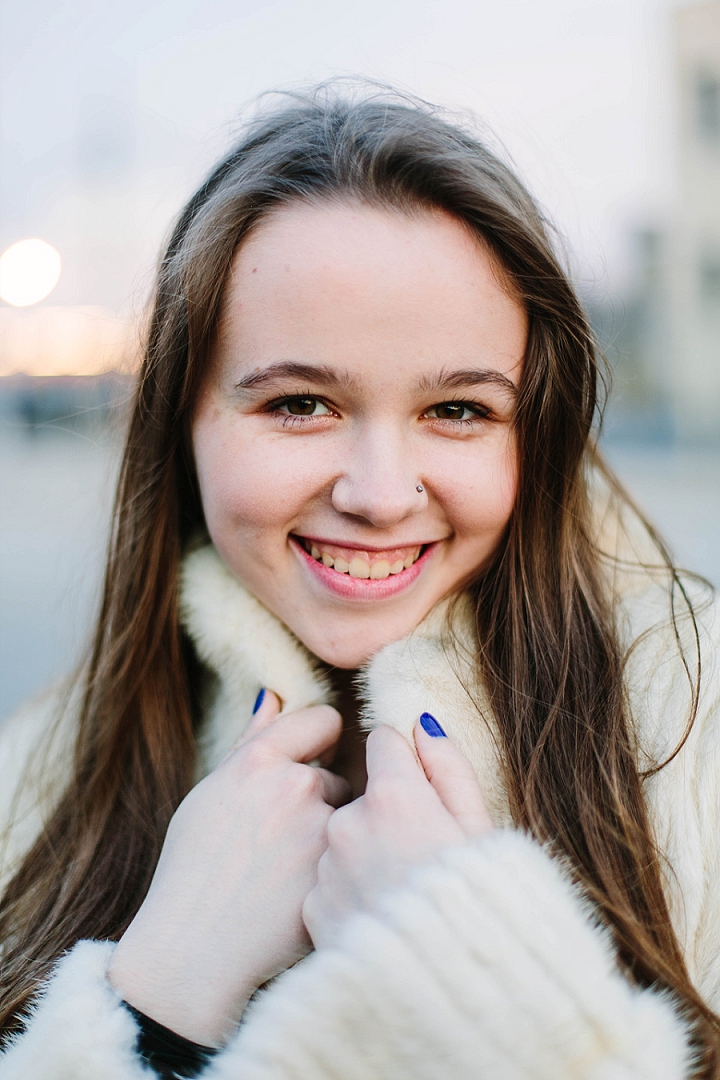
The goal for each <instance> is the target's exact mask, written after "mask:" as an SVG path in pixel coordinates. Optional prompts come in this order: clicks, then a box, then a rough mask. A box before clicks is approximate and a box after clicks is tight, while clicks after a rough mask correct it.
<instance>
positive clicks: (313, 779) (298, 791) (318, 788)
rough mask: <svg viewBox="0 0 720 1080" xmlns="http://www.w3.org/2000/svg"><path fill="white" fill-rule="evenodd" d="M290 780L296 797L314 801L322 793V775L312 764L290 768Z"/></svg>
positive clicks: (303, 800) (301, 799)
mask: <svg viewBox="0 0 720 1080" xmlns="http://www.w3.org/2000/svg"><path fill="white" fill-rule="evenodd" d="M288 782H289V783H290V784H291V785H292V787H291V790H292V793H293V795H294V796H295V798H296V799H299V800H300V801H302V802H305V801H308V800H310V801H314V800H316V799H317V798H318V797H319V796H320V795H321V794H322V777H321V776H320V775H319V774H318V771H317V769H314V768H313V767H312V766H311V765H296V766H295V768H293V769H291V770H290V774H289V778H288Z"/></svg>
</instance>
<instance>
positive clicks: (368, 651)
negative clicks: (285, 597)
mask: <svg viewBox="0 0 720 1080" xmlns="http://www.w3.org/2000/svg"><path fill="white" fill-rule="evenodd" d="M295 634H296V636H297V637H299V638H300V640H301V641H302V643H303V645H304V646H305V648H306V649H309V651H310V652H311V653H312V654H313V656H317V658H318V660H322V661H323V663H325V664H329V665H330V667H334V668H341V669H342V670H344V671H353V670H354V669H355V668H359V667H363V665H364V664H367V663H369V661H370V660H372V658H373V656H375V654H376V653H379V652H380V650H381V649H384V648H385V646H386V645H389V644H390V641H391V640H395V639H394V638H393V639H388V638H387V637H382V638H373V639H372V640H370V641H362V642H358V640H357V637H356V638H355V640H353V641H352V642H349V641H338V642H334V643H333V642H328V641H317V640H314V639H309V638H307V637H305V636H303V635H302V634H298V633H297V631H295ZM398 636H399V637H402V636H403V635H398Z"/></svg>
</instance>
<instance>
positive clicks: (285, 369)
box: [235, 360, 357, 390]
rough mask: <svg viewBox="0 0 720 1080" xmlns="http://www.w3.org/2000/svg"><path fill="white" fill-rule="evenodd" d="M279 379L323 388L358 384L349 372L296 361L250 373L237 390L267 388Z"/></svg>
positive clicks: (288, 361)
mask: <svg viewBox="0 0 720 1080" xmlns="http://www.w3.org/2000/svg"><path fill="white" fill-rule="evenodd" d="M279 379H304V380H306V381H307V382H312V383H316V384H317V383H320V384H322V385H323V386H332V387H348V386H351V385H352V384H353V383H356V382H357V379H356V378H355V377H354V376H353V375H351V374H350V372H349V371H335V370H334V369H333V368H331V367H326V366H325V365H320V366H316V365H315V364H301V363H298V362H297V361H294V360H282V361H280V362H279V363H277V364H270V365H269V367H266V368H258V369H256V370H255V371H250V372H249V373H248V374H247V375H244V376H243V377H242V379H239V380H238V381H237V382H236V383H235V389H236V390H253V389H255V388H256V387H263V386H267V385H268V383H274V382H277V381H278V380H279Z"/></svg>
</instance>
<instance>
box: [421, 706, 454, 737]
mask: <svg viewBox="0 0 720 1080" xmlns="http://www.w3.org/2000/svg"><path fill="white" fill-rule="evenodd" d="M420 726H421V727H422V729H423V731H427V733H428V735H432V737H433V739H440V738H442V739H447V735H446V734H445V732H444V731H443V729H442V728H441V727H440V725H439V724H438V722H437V720H436V719H435V717H434V716H433V715H432V713H429V712H424V713H423V714H422V716H421V717H420Z"/></svg>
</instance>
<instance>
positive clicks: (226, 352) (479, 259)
mask: <svg viewBox="0 0 720 1080" xmlns="http://www.w3.org/2000/svg"><path fill="white" fill-rule="evenodd" d="M526 336H527V326H526V317H525V312H524V309H523V306H522V304H521V303H520V302H519V300H518V299H517V298H516V297H515V296H514V295H513V294H512V292H511V290H510V288H509V286H508V284H507V282H506V281H504V280H503V278H502V276H501V274H500V272H499V271H498V267H497V264H496V262H495V260H494V259H493V258H492V257H491V255H490V254H489V252H488V250H487V249H486V247H485V246H484V244H483V243H482V242H481V241H480V239H479V238H478V237H476V236H475V235H474V234H473V233H471V231H470V230H469V228H468V227H467V226H466V225H464V224H463V223H462V222H460V221H458V220H457V219H455V218H454V217H452V216H451V215H450V214H446V213H444V212H442V211H431V210H418V211H414V212H413V213H404V212H401V211H396V210H392V209H385V208H377V207H373V206H368V205H365V204H362V203H354V202H345V203H325V204H310V203H296V204H292V205H290V206H286V207H283V208H282V209H280V210H277V211H275V212H274V213H273V214H271V215H270V216H269V217H268V218H266V219H264V220H263V221H262V222H261V223H260V224H259V225H258V227H257V228H256V229H255V230H254V231H253V233H252V234H251V235H250V236H249V237H248V238H247V239H246V240H245V241H244V242H243V243H242V244H241V245H240V247H239V249H238V251H237V252H236V254H235V257H234V259H233V264H232V268H231V273H230V276H229V279H228V283H227V287H226V291H225V297H224V302H223V310H222V317H221V323H220V331H219V335H218V343H217V349H216V355H217V356H218V358H219V359H220V360H223V361H225V362H226V363H230V364H232V365H233V367H236V368H243V367H247V366H248V365H249V366H253V365H254V366H258V365H262V364H265V363H276V362H277V361H278V360H294V361H299V362H308V363H317V364H332V365H335V366H344V367H346V369H347V370H348V371H349V372H351V373H357V374H358V375H360V376H362V374H363V372H370V371H377V370H378V369H384V370H392V371H393V373H394V375H395V377H399V376H401V375H402V374H403V373H404V372H408V373H418V372H420V373H422V375H424V376H430V377H431V376H432V374H433V372H434V371H436V370H437V369H438V368H439V367H440V368H441V367H443V366H447V365H449V364H452V365H453V366H457V365H458V364H461V365H462V364H465V365H466V366H467V365H468V364H471V363H472V364H473V365H476V364H477V363H478V362H479V361H481V362H482V363H483V364H484V365H487V364H489V363H491V364H492V366H493V367H495V368H496V369H497V370H500V371H502V372H503V373H505V374H509V373H510V372H515V374H517V368H518V365H519V364H520V363H521V361H522V357H523V354H524V349H525V341H526Z"/></svg>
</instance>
